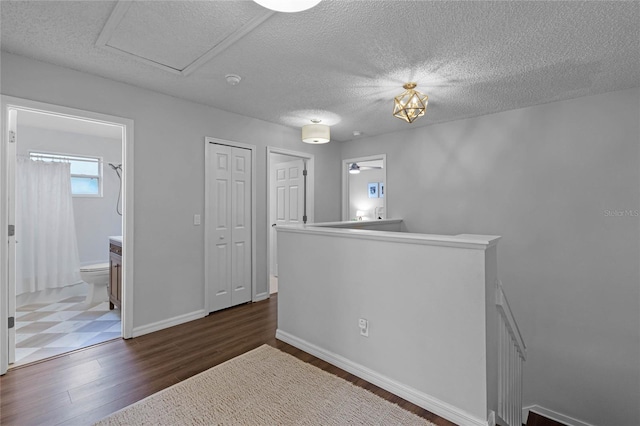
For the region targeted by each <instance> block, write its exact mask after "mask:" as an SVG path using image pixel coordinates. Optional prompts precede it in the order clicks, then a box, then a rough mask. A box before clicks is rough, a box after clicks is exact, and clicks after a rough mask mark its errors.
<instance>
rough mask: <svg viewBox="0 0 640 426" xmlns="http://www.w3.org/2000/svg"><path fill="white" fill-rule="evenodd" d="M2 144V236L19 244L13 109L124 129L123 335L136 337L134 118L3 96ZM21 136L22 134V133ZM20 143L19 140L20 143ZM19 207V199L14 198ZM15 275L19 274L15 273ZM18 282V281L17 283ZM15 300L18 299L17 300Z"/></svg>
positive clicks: (4, 345)
mask: <svg viewBox="0 0 640 426" xmlns="http://www.w3.org/2000/svg"><path fill="white" fill-rule="evenodd" d="M0 100H1V114H2V127H1V129H2V146H1V147H0V174H1V175H2V178H3V179H2V182H3V184H2V185H1V186H0V239H2V241H7V242H8V243H13V244H15V238H14V237H9V234H8V225H9V222H8V220H9V210H10V209H11V205H10V200H9V195H10V191H9V185H10V184H11V182H13V177H14V174H15V163H16V155H15V154H16V153H15V145H13V146H10V143H9V127H8V125H7V123H8V118H9V114H10V111H12V110H13V111H16V110H17V111H18V113H19V111H20V110H23V111H29V110H30V111H35V112H40V113H45V114H46V113H48V114H53V115H60V116H66V117H68V118H74V119H78V120H85V121H94V122H99V123H104V124H110V125H117V126H120V127H121V128H122V167H123V170H124V173H123V176H122V187H123V188H122V209H123V213H124V215H123V216H122V232H123V234H122V235H123V236H124V238H123V247H122V250H123V258H122V264H123V269H124V275H123V277H122V288H123V299H122V307H121V315H122V337H123V338H125V339H128V338H131V337H133V304H134V300H133V294H134V293H133V277H134V274H133V265H134V263H133V247H134V242H133V237H134V229H133V225H134V214H133V207H134V201H133V200H134V196H133V164H134V163H133V135H134V132H133V124H134V122H133V120H131V119H128V118H123V117H117V116H113V115H107V114H101V113H97V112H92V111H86V110H81V109H76V108H69V107H65V106H61V105H54V104H48V103H44V102H38V101H33V100H29V99H23V98H17V97H12V96H5V95H2V96H1V97H0ZM18 137H19V135H18ZM18 143H19V142H18ZM12 202H13V204H14V208H15V200H13V201H12ZM8 262H9V244H0V265H1V269H2V274H0V322H1V324H0V374H4V373H6V372H7V369H8V367H9V328H8V324H7V321H6V319H7V318H8V316H9V300H8V296H9V284H10V283H9V273H8V269H9V268H7V266H9V265H8ZM13 276H14V277H15V274H13ZM13 285H15V283H13ZM14 303H15V302H14Z"/></svg>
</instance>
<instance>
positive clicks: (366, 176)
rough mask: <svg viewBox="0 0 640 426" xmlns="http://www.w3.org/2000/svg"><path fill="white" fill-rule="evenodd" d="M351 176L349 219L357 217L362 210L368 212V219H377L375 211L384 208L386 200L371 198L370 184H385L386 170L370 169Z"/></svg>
mask: <svg viewBox="0 0 640 426" xmlns="http://www.w3.org/2000/svg"><path fill="white" fill-rule="evenodd" d="M348 176H349V219H354V218H355V217H356V212H357V211H358V210H362V211H365V212H366V215H365V216H366V218H367V219H376V217H375V216H374V211H375V208H376V207H383V206H384V198H369V194H368V186H367V184H368V183H369V182H378V183H379V182H383V183H384V170H382V169H369V170H362V171H360V173H358V174H355V175H352V174H348Z"/></svg>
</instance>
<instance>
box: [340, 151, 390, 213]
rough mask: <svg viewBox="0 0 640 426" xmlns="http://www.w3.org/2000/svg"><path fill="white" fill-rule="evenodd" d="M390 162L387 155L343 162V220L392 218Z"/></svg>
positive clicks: (350, 159)
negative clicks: (389, 182) (390, 214)
mask: <svg viewBox="0 0 640 426" xmlns="http://www.w3.org/2000/svg"><path fill="white" fill-rule="evenodd" d="M386 162H387V156H386V154H379V155H371V156H367V157H358V158H349V159H346V160H342V220H343V221H348V220H375V219H386V218H387V217H389V216H388V210H387V194H386V182H387V169H386ZM354 172H355V173H354Z"/></svg>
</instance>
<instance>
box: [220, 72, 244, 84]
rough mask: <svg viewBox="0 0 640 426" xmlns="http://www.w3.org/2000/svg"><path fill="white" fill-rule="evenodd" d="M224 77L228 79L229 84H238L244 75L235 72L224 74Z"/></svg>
mask: <svg viewBox="0 0 640 426" xmlns="http://www.w3.org/2000/svg"><path fill="white" fill-rule="evenodd" d="M224 78H225V79H226V80H227V84H229V85H230V86H237V85H238V83H240V80H242V77H240V76H239V75H235V74H227V75H225V76H224Z"/></svg>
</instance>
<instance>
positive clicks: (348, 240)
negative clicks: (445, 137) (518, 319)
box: [278, 225, 497, 425]
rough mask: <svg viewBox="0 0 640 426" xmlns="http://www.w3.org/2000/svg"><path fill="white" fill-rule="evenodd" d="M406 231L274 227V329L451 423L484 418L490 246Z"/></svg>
mask: <svg viewBox="0 0 640 426" xmlns="http://www.w3.org/2000/svg"><path fill="white" fill-rule="evenodd" d="M356 226H357V225H356ZM405 236H406V234H403V233H395V235H394V236H393V237H390V236H389V235H385V236H382V235H379V234H377V233H376V232H375V231H374V232H370V231H368V230H360V231H359V232H358V233H357V234H355V233H351V232H350V230H342V229H341V230H339V231H338V230H337V229H330V231H329V232H325V231H324V229H323V228H315V230H314V229H313V228H311V229H305V230H299V229H287V227H283V228H281V229H278V256H279V259H280V260H279V273H280V276H279V278H278V292H279V293H278V335H279V336H280V338H282V339H283V340H285V341H286V342H288V343H291V344H293V345H294V346H297V347H299V348H302V349H303V350H307V351H311V353H313V354H314V355H316V356H319V357H320V358H323V359H325V360H328V361H330V362H332V363H336V361H338V362H343V363H344V364H345V365H339V366H341V367H342V368H345V369H347V370H348V371H350V372H353V373H354V374H356V375H358V376H359V377H362V378H364V379H365V380H369V381H372V382H373V383H375V384H378V385H379V386H381V387H383V388H385V389H387V390H391V391H395V392H396V393H398V391H401V392H400V393H398V394H399V395H400V396H401V397H404V398H405V399H407V398H408V399H409V400H410V401H411V402H414V403H417V404H418V405H420V406H422V407H424V408H426V409H428V410H430V411H432V412H434V413H436V414H438V415H440V416H443V417H444V418H447V419H449V420H451V421H453V422H455V423H456V424H467V425H482V424H484V425H486V419H487V417H488V410H487V409H488V407H489V408H492V409H493V410H495V409H496V404H497V401H496V400H495V399H490V400H489V401H488V400H487V398H488V395H487V389H486V386H487V377H486V373H487V372H486V366H487V356H488V354H487V352H486V350H485V348H486V347H487V344H486V339H487V338H488V336H487V335H486V333H485V327H486V325H485V321H486V316H487V315H493V317H492V318H493V320H495V318H496V317H495V315H496V308H495V295H494V292H493V291H494V288H495V278H496V276H495V271H496V268H495V262H496V258H495V256H493V255H492V253H495V246H494V247H489V248H486V247H487V245H488V244H477V245H476V246H475V247H473V248H470V247H471V245H470V244H469V245H468V247H457V246H456V244H455V243H452V244H451V245H450V246H449V245H448V244H447V243H446V242H441V241H437V242H432V243H431V244H434V245H429V242H428V237H427V236H423V238H424V240H418V239H415V237H414V239H409V240H406V241H404V240H402V238H404V237H405ZM408 237H409V238H411V237H413V236H408ZM485 248H486V251H485ZM309 253H314V255H313V256H309ZM486 253H488V256H485V254H486ZM301 264H304V265H305V266H304V268H300V265H301ZM327 265H331V267H330V268H328V267H327ZM487 300H488V301H490V302H493V303H492V305H493V306H491V309H490V310H489V311H490V312H485V310H486V306H487V304H486V301H487ZM360 318H364V319H366V320H367V321H368V323H369V337H363V336H361V335H360V330H359V327H358V320H359V319H360ZM494 324H495V323H494ZM493 341H494V342H496V343H497V340H493ZM495 355H496V354H495V353H493V354H491V355H489V356H493V362H495V363H497V357H496V356H495ZM402 391H406V394H403V393H402Z"/></svg>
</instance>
